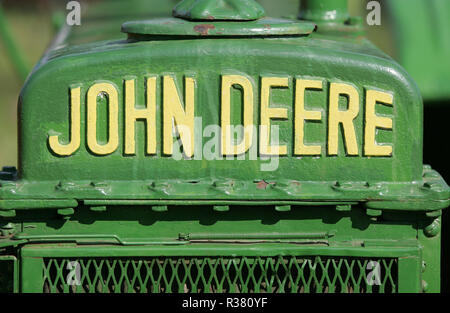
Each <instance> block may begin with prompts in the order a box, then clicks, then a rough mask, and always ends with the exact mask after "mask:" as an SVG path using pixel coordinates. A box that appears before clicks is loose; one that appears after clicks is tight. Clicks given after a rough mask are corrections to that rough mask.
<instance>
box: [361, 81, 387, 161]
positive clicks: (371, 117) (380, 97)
mask: <svg viewBox="0 0 450 313" xmlns="http://www.w3.org/2000/svg"><path fill="white" fill-rule="evenodd" d="M393 101H394V97H393V96H392V95H391V94H389V93H386V92H382V91H376V90H367V92H366V123H365V124H366V127H365V137H364V154H365V155H366V156H391V155H392V146H388V145H384V146H380V145H377V143H376V141H375V133H376V128H382V129H392V119H391V118H389V117H382V116H378V115H376V114H375V105H376V104H377V103H382V104H384V105H389V106H392V103H393Z"/></svg>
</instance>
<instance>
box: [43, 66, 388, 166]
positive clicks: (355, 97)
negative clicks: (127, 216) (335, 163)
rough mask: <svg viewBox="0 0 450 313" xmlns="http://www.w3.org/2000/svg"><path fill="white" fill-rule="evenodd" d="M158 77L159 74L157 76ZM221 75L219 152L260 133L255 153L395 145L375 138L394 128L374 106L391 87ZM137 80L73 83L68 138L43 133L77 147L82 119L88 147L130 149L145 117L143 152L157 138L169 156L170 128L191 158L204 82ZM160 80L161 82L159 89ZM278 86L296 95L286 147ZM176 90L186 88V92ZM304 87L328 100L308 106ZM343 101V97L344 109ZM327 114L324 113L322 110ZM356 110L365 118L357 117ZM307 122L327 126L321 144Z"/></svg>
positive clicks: (352, 152) (348, 152)
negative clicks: (140, 83) (279, 134)
mask: <svg viewBox="0 0 450 313" xmlns="http://www.w3.org/2000/svg"><path fill="white" fill-rule="evenodd" d="M158 81H162V84H160V83H158ZM220 81H221V85H220V90H219V91H218V92H217V93H213V94H217V95H218V96H219V98H218V99H217V102H218V103H220V111H219V116H217V120H220V122H221V125H220V127H221V135H220V139H221V145H220V151H221V154H222V155H224V156H234V155H241V154H245V153H247V152H248V151H249V149H250V148H251V147H252V145H254V139H255V138H257V137H258V135H259V137H258V143H257V146H258V149H259V154H260V155H264V156H285V155H288V151H292V152H291V153H292V155H294V156H321V155H323V154H324V153H326V155H327V156H340V155H338V151H340V149H339V146H340V145H343V148H344V151H345V155H344V156H376V157H389V156H392V153H393V147H392V145H391V144H389V143H378V142H377V141H376V138H375V137H376V133H377V130H378V129H384V130H387V131H392V130H393V118H392V117H389V116H381V115H377V114H376V112H375V111H376V107H377V106H393V103H394V96H393V94H392V93H391V92H388V91H381V90H376V89H371V88H365V89H364V94H361V92H360V90H359V89H358V88H357V87H356V86H355V85H354V84H352V83H347V82H327V81H326V80H325V79H311V78H301V77H287V76H286V77H281V76H280V77H264V76H263V77H261V79H260V84H259V85H257V84H256V83H255V81H254V80H253V79H251V78H249V77H248V76H246V75H222V76H221V77H220ZM136 85H137V83H136V79H125V80H124V81H123V90H121V91H119V88H118V87H117V85H115V84H114V83H112V82H107V81H102V82H96V83H93V84H92V85H90V86H88V87H87V88H84V87H83V88H82V87H80V86H77V87H72V88H70V104H69V105H70V121H68V123H67V126H68V127H67V129H70V138H71V139H70V142H68V143H64V139H62V138H61V135H60V134H59V133H57V132H55V131H54V130H51V132H50V134H49V139H48V144H49V147H50V149H51V151H52V152H53V153H54V154H56V155H58V156H70V155H72V154H74V153H75V152H76V151H77V150H78V149H79V148H80V145H81V138H82V129H81V127H82V125H83V126H84V125H85V127H86V129H85V132H83V134H86V139H87V148H88V150H89V151H90V152H91V153H92V154H94V155H98V156H105V155H109V154H112V153H114V152H115V151H117V149H118V148H119V145H120V144H123V152H124V155H129V156H133V155H135V154H136V145H137V144H144V143H143V142H141V143H139V142H138V143H137V142H136V122H137V121H138V120H143V121H145V122H146V154H147V155H155V154H156V153H157V143H160V145H161V151H162V153H163V155H165V156H171V155H172V154H173V150H174V149H173V146H174V135H176V134H177V133H178V135H177V136H179V137H180V141H181V143H182V146H183V150H184V153H185V155H186V156H187V157H188V158H190V157H193V156H194V152H195V151H196V149H195V144H196V140H195V139H196V138H195V134H196V131H195V122H194V121H195V117H196V114H195V113H196V106H197V105H200V104H199V103H197V100H196V99H197V98H196V94H197V92H198V89H200V88H205V87H203V86H199V85H198V84H197V80H196V78H195V77H187V76H186V77H184V82H183V84H182V85H181V84H180V82H178V83H177V81H176V79H175V77H174V76H172V75H164V76H162V77H159V76H157V75H150V76H148V77H146V78H145V86H144V88H137V86H136ZM183 85H184V86H183ZM158 86H162V89H161V90H160V91H159V90H158ZM275 88H278V89H279V88H282V89H285V90H287V92H291V93H292V99H293V100H294V101H293V111H294V114H293V120H291V121H290V122H291V123H293V127H292V128H293V130H294V135H293V138H292V140H289V141H290V142H289V144H290V145H291V148H290V149H288V143H285V144H275V143H274V142H275V141H274V140H273V138H272V134H271V130H272V126H273V125H272V123H273V122H274V120H277V123H280V122H283V123H284V122H286V123H288V122H289V121H288V109H287V108H281V107H274V106H273V104H272V105H271V94H272V92H273V89H275ZM136 90H143V91H144V92H145V95H144V97H139V98H145V99H146V106H142V105H140V106H139V107H137V106H136V102H137V101H136V99H137V94H136ZM180 90H184V94H183V93H182V92H180ZM236 92H238V93H239V94H240V97H238V98H239V99H238V100H236V97H232V93H236ZM257 92H259V94H257ZM307 93H308V94H309V93H326V95H325V97H322V99H327V100H326V101H327V103H326V105H325V107H327V108H326V109H325V110H324V109H323V108H324V105H323V104H322V105H321V109H319V108H317V109H306V107H305V99H306V97H305V95H306V94H307ZM157 94H161V97H160V98H161V100H160V101H161V103H157V96H156V95H157ZM121 95H123V96H121ZM82 99H86V102H85V103H86V107H85V110H84V111H86V120H85V121H82V117H81V103H82ZM99 101H103V103H104V104H105V105H104V106H106V108H107V116H108V118H107V122H105V120H104V119H103V120H102V121H101V122H100V119H99V118H98V116H99V114H98V110H99V109H98V107H99V105H98V103H99ZM121 101H122V103H120V102H121ZM340 102H346V108H345V109H343V108H342V104H341V105H340ZM202 105H207V104H202ZM285 105H290V103H286V104H285ZM311 105H318V104H314V103H312V104H311V103H310V104H309V106H311ZM104 106H103V107H104ZM238 109H239V110H240V111H241V112H242V125H241V126H242V127H243V129H244V134H243V138H242V139H241V141H240V142H238V143H235V142H233V136H232V132H231V128H232V126H233V125H232V123H231V112H232V110H238ZM120 110H123V114H119V113H120ZM257 110H258V111H259V118H258V119H257V120H259V125H256V124H255V120H256V119H255V114H254V112H256V111H257ZM157 111H160V112H162V126H161V131H159V130H158V131H157V122H156V121H157V118H156V116H157ZM325 114H327V118H324V115H325ZM360 115H362V118H359V119H357V117H358V116H360ZM119 116H124V122H123V123H122V122H119ZM312 122H316V123H317V122H320V123H321V124H322V125H323V126H324V127H326V128H327V129H326V132H324V134H326V135H324V136H323V138H322V140H323V142H322V143H320V144H319V143H317V142H316V143H314V144H312V143H311V142H314V141H312V140H308V133H306V132H305V125H306V124H307V123H312ZM357 123H358V124H359V125H357ZM120 125H124V129H119V127H120ZM356 127H358V128H357V129H362V130H363V140H359V141H360V142H362V144H358V140H357V132H356ZM258 129H259V134H258V131H257V130H258ZM174 130H175V131H174ZM99 131H102V132H103V133H106V134H107V136H106V138H107V140H103V141H102V140H99V138H98V132H99ZM340 133H342V137H343V143H342V142H341V140H340V136H339V134H340ZM121 134H123V137H122V138H121ZM157 134H162V135H161V137H162V138H160V139H158V138H157ZM63 138H67V137H66V136H64V137H63ZM341 150H342V149H341Z"/></svg>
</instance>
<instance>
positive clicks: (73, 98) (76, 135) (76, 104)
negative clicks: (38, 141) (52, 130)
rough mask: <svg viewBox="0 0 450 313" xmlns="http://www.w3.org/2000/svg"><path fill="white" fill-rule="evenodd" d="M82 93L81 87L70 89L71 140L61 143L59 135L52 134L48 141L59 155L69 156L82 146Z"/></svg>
mask: <svg viewBox="0 0 450 313" xmlns="http://www.w3.org/2000/svg"><path fill="white" fill-rule="evenodd" d="M80 93H81V88H80V87H78V88H73V89H72V88H71V89H70V106H71V110H70V134H69V135H70V138H71V140H70V142H69V143H68V144H67V145H63V144H60V143H59V138H58V136H50V137H49V138H48V143H49V145H50V148H51V149H52V150H53V152H54V153H56V154H57V155H62V156H68V155H71V154H73V153H74V152H75V151H77V150H78V148H79V147H80V139H81V138H80V137H81V133H80V128H81V127H80V122H81V121H80V118H81V116H80V115H81V113H80V106H81V105H80V102H81V100H80Z"/></svg>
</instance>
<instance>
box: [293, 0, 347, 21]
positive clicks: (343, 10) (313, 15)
mask: <svg viewBox="0 0 450 313" xmlns="http://www.w3.org/2000/svg"><path fill="white" fill-rule="evenodd" d="M300 3H301V9H300V18H301V19H305V20H309V21H313V22H328V23H343V22H345V21H347V20H348V19H349V18H350V15H349V13H348V3H347V0H303V1H301V2H300Z"/></svg>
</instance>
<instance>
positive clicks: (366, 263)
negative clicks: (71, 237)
mask: <svg viewBox="0 0 450 313" xmlns="http://www.w3.org/2000/svg"><path fill="white" fill-rule="evenodd" d="M375 262H376V263H375ZM371 273H372V274H371ZM373 273H375V274H373ZM397 273H398V260H397V259H395V258H381V259H380V258H371V259H369V258H350V257H322V256H315V257H295V256H283V257H156V258H139V257H136V258H79V259H65V258H64V259H63V258H45V259H44V271H43V275H44V280H43V282H44V283H43V292H46V293H61V292H65V293H71V292H82V293H86V292H98V293H115V292H139V293H140V292H144V293H170V292H179V293H209V292H212V293H225V292H230V293H240V292H246V293H247V292H255V293H264V292H268V293H274V292H289V293H323V292H345V293H393V292H396V291H397V286H398V284H397V281H398V275H397ZM374 275H375V276H374ZM377 278H378V280H377ZM370 279H372V282H374V283H370Z"/></svg>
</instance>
